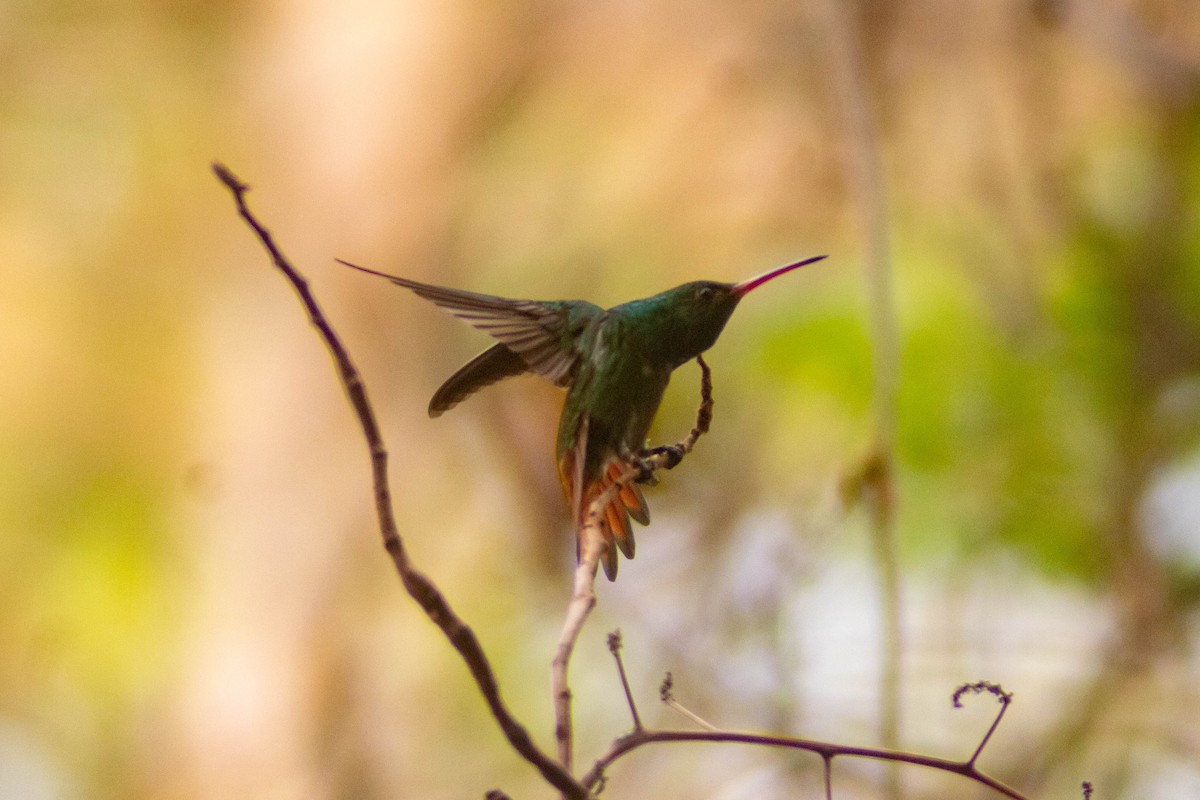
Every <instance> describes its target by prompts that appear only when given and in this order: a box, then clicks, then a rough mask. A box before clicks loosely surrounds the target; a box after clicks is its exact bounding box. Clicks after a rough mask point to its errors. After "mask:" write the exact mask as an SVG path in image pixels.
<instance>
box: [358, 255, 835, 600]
mask: <svg viewBox="0 0 1200 800" xmlns="http://www.w3.org/2000/svg"><path fill="white" fill-rule="evenodd" d="M823 258H825V256H823V255H822V256H814V257H812V258H807V259H805V260H803V261H797V262H795V263H793V264H787V265H786V266H782V267H777V268H775V269H772V270H769V271H767V272H764V273H763V274H761V275H758V276H756V277H753V278H749V279H748V280H744V281H742V282H740V283H719V282H716V281H692V282H690V283H685V284H683V285H681V286H676V287H675V288H674V289H668V290H667V291H665V292H661V293H659V294H656V295H654V296H652V297H646V298H642V299H640V300H631V301H630V302H627V303H622V304H621V305H617V306H613V307H612V308H609V309H603V308H600V307H599V306H597V305H595V304H593V303H590V302H588V301H586V300H512V299H508V298H504V297H494V296H492V295H487V294H478V293H476V292H467V291H462V290H459V289H448V288H445V287H442V286H434V285H432V284H428V283H420V282H418V281H414V280H409V279H407V278H400V277H397V276H395V275H388V274H386V273H383V272H376V271H375V270H372V269H367V268H366V267H360V266H358V265H356V264H351V263H350V262H348V261H342V260H341V259H338V261H339V262H340V263H342V264H344V265H346V266H348V267H352V268H353V269H357V270H360V271H362V272H366V273H369V274H372V275H377V276H379V277H382V278H387V279H388V280H390V281H391V282H392V283H395V284H397V285H399V286H403V287H404V288H406V289H411V290H412V291H413V292H414V293H416V294H417V295H418V296H419V297H422V298H424V299H426V300H429V301H431V302H433V303H434V304H436V305H438V306H440V307H441V308H443V309H444V310H446V311H448V312H450V313H451V314H453V315H454V316H456V317H458V318H459V319H461V320H463V321H465V322H467V323H469V324H470V325H473V326H474V327H476V328H478V329H479V330H481V331H483V332H484V333H487V334H489V335H490V336H492V337H493V338H494V339H496V340H497V343H496V344H494V345H492V346H491V347H489V348H488V349H487V350H484V351H483V352H482V353H480V354H479V355H477V356H475V358H473V359H471V360H470V361H468V362H467V363H466V364H464V365H463V366H462V367H460V368H459V369H458V371H457V372H455V373H454V374H453V375H451V376H450V377H449V378H447V379H446V381H445V382H444V383H443V384H442V385H441V387H440V388H439V389H438V390H437V391H436V392H434V394H433V398H432V399H431V400H430V401H429V416H430V417H438V416H441V415H442V414H443V413H444V412H446V411H448V410H449V409H451V408H453V407H454V406H456V405H457V404H458V403H460V402H461V401H462V400H464V399H465V398H467V397H468V396H469V395H471V394H473V393H474V392H476V391H478V390H479V389H482V388H483V387H485V386H489V385H491V384H493V383H495V382H497V381H500V380H503V379H504V378H508V377H511V376H513V375H519V374H521V373H524V372H533V373H535V374H538V375H541V376H542V377H544V378H546V379H548V380H549V381H551V382H552V383H554V384H555V385H557V386H559V387H562V388H564V389H566V390H567V396H566V400H565V401H564V403H563V410H562V416H561V417H560V419H559V425H558V437H557V442H556V457H557V463H558V477H559V482H560V483H561V484H562V488H563V493H564V495H565V496H566V499H567V503H568V504H569V506H570V508H571V514H572V520H573V522H574V524H575V527H576V530H577V531H581V530H582V525H583V522H584V517H585V516H586V515H587V513H588V508H589V507H590V505H591V503H592V502H593V501H594V500H595V499H596V498H597V497H599V496H600V495H601V494H603V493H605V492H606V491H608V490H609V488H610V487H611V486H612V485H613V484H614V483H616V482H618V481H619V480H620V479H621V477H622V476H623V475H625V474H626V473H627V472H628V471H629V470H634V471H635V473H636V474H637V475H638V479H640V480H646V479H648V478H649V476H648V475H646V474H645V471H644V470H643V469H642V463H643V459H644V457H645V455H646V454H648V453H650V452H653V451H650V450H647V449H646V434H647V432H648V431H649V429H650V423H651V422H652V421H653V420H654V415H655V413H656V412H657V411H658V407H659V404H660V403H661V402H662V398H663V393H664V392H665V391H666V389H667V383H668V381H669V380H670V377H671V373H672V372H673V371H674V370H675V369H676V368H677V367H680V366H682V365H683V364H685V363H687V362H688V361H690V360H692V359H693V358H697V357H699V356H700V355H701V354H702V353H704V351H706V350H708V349H709V348H710V347H712V346H713V344H714V343H715V342H716V341H717V337H718V336H719V335H720V333H721V331H722V330H723V329H724V328H725V323H726V322H728V321H729V317H730V316H731V315H732V314H733V311H734V309H735V308H737V305H738V303H739V302H740V301H741V299H742V298H743V297H745V296H746V295H747V294H749V293H750V292H751V291H753V290H754V289H756V288H757V287H759V286H761V285H763V284H764V283H766V282H767V281H769V280H772V279H773V278H777V277H779V276H780V275H783V274H785V273H787V272H791V271H792V270H794V269H798V268H799V267H803V266H805V265H807V264H812V263H813V262H815V261H820V260H821V259H823ZM630 518H633V519H634V520H636V521H637V522H639V523H641V524H642V525H648V524H649V523H650V511H649V508H648V507H647V505H646V498H645V497H644V496H643V495H642V492H641V489H640V488H639V487H638V486H637V485H636V480H635V481H633V482H626V483H625V484H624V485H622V486H621V487H620V488H619V489H618V490H617V491H616V493H615V494H614V495H613V499H612V500H611V501H610V502H609V503H608V505H607V506H606V507H605V508H604V510H603V513H601V514H600V529H601V533H602V535H603V537H604V542H605V550H604V555H603V564H604V574H605V575H606V576H607V577H608V579H609V580H610V581H611V580H614V579H615V578H616V576H617V565H618V557H617V551H618V550H619V551H620V552H621V553H623V554H624V555H625V557H626V558H633V555H634V539H633V531H632V530H631V527H630V522H629V521H630ZM577 555H578V543H577Z"/></svg>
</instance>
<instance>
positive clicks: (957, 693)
mask: <svg viewBox="0 0 1200 800" xmlns="http://www.w3.org/2000/svg"><path fill="white" fill-rule="evenodd" d="M967 692H970V693H971V694H981V693H983V692H987V693H989V694H993V695H995V696H996V699H997V700H998V701H999V702H1000V713H998V714H997V715H996V718H995V719H994V720H992V726H991V727H990V728H988V730H987V733H985V734H984V735H983V740H982V741H980V742H979V746H978V747H976V748H975V752H974V754H972V756H971V757H970V758H969V759H967V761H966V764H967V766H969V767H974V766H975V761H976V759H978V758H979V754H980V753H982V752H983V748H984V747H985V746H986V745H987V743H988V740H989V739H991V738H992V734H993V733H995V732H996V728H998V727H1000V720H1002V719H1004V712H1005V711H1007V710H1008V704H1009V703H1011V702H1012V697H1013V696H1012V692H1006V691H1004V688H1003V687H1001V686H1000V684H998V683H992V682H991V681H976V682H975V683H964V684H963V685H962V686H959V687H958V688H957V689H955V690H954V694H953V695H951V696H950V701H951V702H952V703H953V704H954V707H955V708H962V696H963V695H964V694H966V693H967Z"/></svg>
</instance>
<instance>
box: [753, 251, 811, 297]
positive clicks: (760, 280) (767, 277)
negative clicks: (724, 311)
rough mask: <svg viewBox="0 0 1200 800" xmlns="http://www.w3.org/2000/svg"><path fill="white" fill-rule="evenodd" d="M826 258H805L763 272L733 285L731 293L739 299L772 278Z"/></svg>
mask: <svg viewBox="0 0 1200 800" xmlns="http://www.w3.org/2000/svg"><path fill="white" fill-rule="evenodd" d="M826 257H827V256H813V257H812V258H806V259H804V260H803V261H797V262H796V263H795V264H788V265H787V266H786V267H776V268H775V269H773V270H770V271H768V272H764V273H763V274H762V275H758V276H756V277H754V278H751V279H749V280H746V281H742V282H741V283H735V284H734V285H733V293H734V294H735V295H737V296H738V297H741V296H742V295H744V294H746V292H749V291H750V290H751V289H754V288H756V287H759V286H762V285H763V284H764V283H766V282H767V281H769V280H771V279H772V278H778V277H779V276H780V275H782V274H783V273H785V272H791V271H792V270H794V269H800V267H803V266H805V265H807V264H812V263H813V262H815V261H820V260H821V259H823V258H826Z"/></svg>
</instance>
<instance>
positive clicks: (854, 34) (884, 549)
mask: <svg viewBox="0 0 1200 800" xmlns="http://www.w3.org/2000/svg"><path fill="white" fill-rule="evenodd" d="M824 6H825V13H826V20H827V26H828V30H829V38H828V41H829V47H830V52H829V62H830V64H831V65H832V68H833V75H834V80H835V85H836V89H837V96H838V98H839V100H840V102H841V107H842V110H843V113H844V115H845V126H846V140H847V143H848V145H849V147H848V154H849V157H848V159H847V161H848V163H847V168H848V171H849V184H850V187H851V191H852V192H853V194H854V196H855V198H856V199H857V201H858V203H859V212H860V220H861V227H862V235H863V240H864V242H865V246H866V252H865V268H866V275H865V277H866V282H867V296H868V299H869V303H868V305H869V314H870V325H871V341H872V344H873V359H872V360H873V368H874V377H873V387H872V393H873V404H874V425H875V434H874V444H873V446H872V448H871V452H870V453H869V454H868V455H867V458H866V460H865V463H864V464H863V466H862V468H861V471H860V473H859V478H858V485H859V487H860V489H861V495H860V496H861V498H862V501H863V503H864V504H865V506H866V508H867V509H868V511H869V514H870V519H871V534H872V552H873V554H874V561H875V569H876V572H877V574H878V578H879V588H880V599H881V607H882V609H881V610H882V618H883V653H882V671H881V685H880V738H881V741H882V744H883V746H884V747H888V748H899V747H900V677H901V656H902V653H903V640H902V636H901V629H900V618H901V598H900V573H899V565H898V560H897V552H896V505H895V488H894V475H895V468H894V464H895V440H896V395H897V387H898V385H899V374H900V367H899V364H900V348H899V335H898V331H897V324H896V308H895V300H894V294H893V290H892V266H891V255H890V249H889V245H888V221H887V198H886V192H885V190H884V182H883V170H882V166H881V164H880V159H879V152H878V148H877V146H876V143H877V138H876V135H875V128H874V122H873V119H872V114H871V108H870V100H869V97H870V95H869V92H868V91H867V86H866V77H865V75H864V68H863V65H864V64H865V58H864V54H863V51H862V47H861V43H860V34H859V31H858V26H857V23H856V21H855V19H854V18H853V16H852V15H853V13H854V9H855V8H856V5H855V4H850V3H845V2H843V0H826V2H825V4H824ZM886 790H887V796H888V797H891V798H898V797H900V795H901V791H902V789H901V785H900V773H899V771H898V770H896V769H895V768H892V769H890V770H889V772H888V778H887V787H886Z"/></svg>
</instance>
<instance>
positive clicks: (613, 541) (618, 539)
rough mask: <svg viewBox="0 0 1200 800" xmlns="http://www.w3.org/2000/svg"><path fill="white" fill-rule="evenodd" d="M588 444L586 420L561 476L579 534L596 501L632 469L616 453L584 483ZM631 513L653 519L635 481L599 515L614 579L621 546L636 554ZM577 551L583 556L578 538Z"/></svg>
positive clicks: (607, 563)
mask: <svg viewBox="0 0 1200 800" xmlns="http://www.w3.org/2000/svg"><path fill="white" fill-rule="evenodd" d="M586 445H587V442H586V423H585V424H584V425H583V426H581V430H580V442H578V443H577V444H576V446H575V447H573V448H571V449H570V450H569V451H567V453H566V455H564V456H563V459H562V460H561V461H560V462H559V464H558V476H559V480H560V481H561V482H562V486H563V492H564V493H565V494H566V496H567V502H568V503H570V505H571V508H572V519H573V520H574V522H575V526H576V535H578V533H579V531H581V530H582V529H583V523H584V522H585V521H586V519H585V518H586V516H587V513H588V509H589V508H591V505H592V502H593V501H594V500H595V499H596V498H597V497H599V496H600V495H602V494H604V493H605V492H607V491H609V489H610V488H611V487H612V485H613V484H614V483H616V482H617V481H618V480H619V479H620V478H621V476H622V475H624V474H625V472H626V471H627V470H628V469H629V464H628V463H627V462H626V461H625V460H624V459H622V458H620V457H618V456H613V457H612V458H611V459H609V462H608V464H607V465H606V466H605V468H604V469H603V470H602V471H601V474H600V477H599V478H597V479H595V480H593V481H592V482H591V483H588V484H587V485H584V486H580V483H581V482H582V480H583V475H582V469H581V465H582V459H583V456H584V453H585V450H586ZM630 517H632V518H633V519H635V520H637V521H638V522H640V523H641V524H643V525H646V524H648V523H649V522H650V510H649V508H648V507H647V506H646V498H645V497H643V496H642V492H641V489H639V488H638V487H637V486H635V485H633V484H632V483H626V484H625V485H623V486H622V487H621V488H620V489H619V490H617V491H616V492H615V493H614V494H613V496H612V500H611V501H610V502H609V503H608V505H607V506H605V508H604V509H603V510H602V511H601V513H600V519H599V526H600V534H601V536H603V538H604V543H605V545H606V546H605V552H604V555H603V564H604V574H605V575H606V576H607V577H608V579H609V580H610V581H611V580H615V579H616V577H617V564H618V556H617V552H618V550H619V551H620V552H621V553H623V554H624V555H625V557H626V558H633V556H634V552H635V543H634V538H633V530H632V528H631V526H630V524H629V519H630ZM575 555H576V558H578V557H579V556H580V552H579V542H576V551H575Z"/></svg>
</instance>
